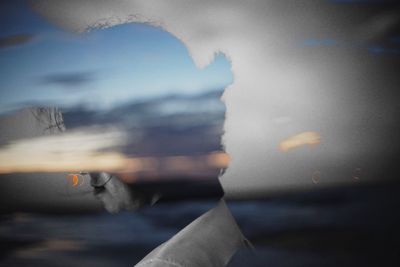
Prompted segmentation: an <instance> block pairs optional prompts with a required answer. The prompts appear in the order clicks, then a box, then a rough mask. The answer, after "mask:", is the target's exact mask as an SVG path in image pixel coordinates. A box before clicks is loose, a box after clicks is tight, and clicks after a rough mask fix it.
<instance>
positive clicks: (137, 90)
mask: <svg viewBox="0 0 400 267" xmlns="http://www.w3.org/2000/svg"><path fill="white" fill-rule="evenodd" d="M0 10H1V11H0V12H1V16H0V69H1V71H0V106H1V109H0V112H4V111H7V110H9V109H15V108H19V107H21V106H24V105H32V104H41V105H46V104H47V105H58V106H70V105H77V104H86V105H87V106H88V107H90V108H110V107H115V106H116V105H118V104H120V103H122V102H123V103H125V102H129V101H132V100H137V99H140V98H152V97H160V96H162V95H167V94H171V93H185V94H193V93H198V92H200V91H204V90H206V91H207V90H214V89H221V88H224V87H225V86H226V85H228V84H229V83H231V81H232V74H231V72H230V65H229V62H228V60H226V59H225V58H224V57H223V56H219V57H217V59H216V60H215V62H214V63H213V64H212V65H210V66H209V67H207V68H206V69H204V70H199V69H197V68H196V66H195V65H194V64H193V62H192V59H191V58H190V56H189V54H188V52H187V50H186V48H185V47H184V46H183V44H182V43H181V42H179V41H178V40H177V39H176V38H175V37H173V36H172V35H171V34H169V33H167V32H165V31H163V30H161V29H160V28H156V27H151V26H146V25H144V24H126V25H121V26H119V27H114V28H110V29H105V30H93V31H92V32H90V33H85V34H79V35H78V34H73V33H71V32H66V31H65V30H63V29H61V28H59V27H57V26H54V25H53V24H50V23H49V22H47V21H46V20H45V19H43V18H42V17H40V16H39V15H38V14H37V13H35V12H33V11H32V10H31V9H30V8H29V5H28V4H27V2H26V1H2V3H1V8H0Z"/></svg>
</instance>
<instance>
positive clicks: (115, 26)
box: [0, 0, 400, 196]
mask: <svg viewBox="0 0 400 267" xmlns="http://www.w3.org/2000/svg"><path fill="white" fill-rule="evenodd" d="M182 1H183V0H182ZM31 3H32V7H33V10H34V11H35V12H37V13H38V14H40V15H41V16H42V17H43V19H41V18H39V17H36V16H37V15H33V13H31V11H29V10H28V9H25V11H24V12H22V13H21V14H25V15H24V16H23V18H22V19H21V20H19V22H17V23H16V24H15V25H20V24H21V23H22V22H24V21H28V18H30V17H34V18H36V19H35V20H36V22H35V23H33V22H32V23H28V24H29V25H30V27H32V29H36V31H34V30H32V31H28V32H26V31H21V30H19V31H13V32H10V30H9V29H8V30H7V31H5V32H7V34H5V35H4V37H3V39H2V41H1V42H0V44H1V47H2V48H1V49H2V50H1V51H2V53H7V54H6V56H4V57H3V58H2V60H4V62H7V60H8V64H5V65H6V66H7V67H6V70H5V71H2V75H3V76H5V77H4V79H2V83H3V84H4V85H2V92H7V97H6V98H3V97H2V98H1V99H2V100H1V101H8V102H10V103H8V104H7V105H8V107H10V106H12V105H14V106H15V103H19V104H17V106H20V103H26V102H28V103H29V102H32V101H35V100H37V99H31V98H32V96H34V97H37V98H40V100H41V101H49V102H50V101H52V102H53V103H57V102H59V103H61V104H70V103H72V102H78V101H76V98H79V101H82V99H84V101H87V103H86V104H87V106H89V107H93V106H95V105H97V106H99V103H101V104H100V105H101V107H103V106H104V107H109V106H110V105H112V104H113V103H121V102H124V101H125V100H127V99H129V98H130V97H131V94H132V97H133V96H135V97H149V96H154V95H160V94H161V95H162V94H164V93H163V92H173V91H174V90H177V91H178V90H180V92H183V91H185V92H188V91H190V92H204V91H207V90H208V89H209V88H215V87H219V88H222V87H225V88H226V89H225V91H224V94H223V96H222V98H223V101H224V103H225V106H226V116H225V121H224V131H223V132H224V135H223V138H222V143H223V146H224V148H225V150H226V152H227V153H228V154H229V156H230V158H231V161H230V164H229V167H228V169H227V171H226V172H225V174H224V175H223V176H222V177H221V181H222V184H223V186H224V189H225V191H226V192H227V193H228V194H233V195H236V196H238V195H245V196H248V195H254V194H256V193H260V194H264V193H265V192H266V191H267V190H274V189H278V188H284V189H287V188H295V189H298V188H303V187H306V188H308V187H312V188H315V187H316V186H320V184H322V185H323V184H326V185H332V184H337V183H338V182H350V183H355V182H358V181H360V180H361V181H364V180H365V181H367V180H371V179H372V180H374V179H375V180H376V179H380V178H381V177H383V178H382V179H386V178H391V177H394V176H393V174H392V172H393V171H395V170H396V167H395V165H396V164H395V163H396V160H395V158H396V155H397V154H398V150H399V149H400V143H399V142H398V141H397V139H398V135H399V134H400V131H399V127H397V118H398V116H399V108H398V103H399V101H398V99H399V91H398V85H399V82H400V81H399V76H398V72H397V70H398V69H399V66H400V55H399V50H400V43H399V36H400V31H399V23H400V15H399V14H400V12H399V4H398V3H396V1H371V0H364V1H361V0H353V1H350V0H348V1H343V0H342V1H339V0H336V1H334V0H331V1H329V0H315V1H294V0H287V1H275V0H271V1H264V0H254V1H251V4H248V3H247V2H246V3H245V2H243V1H239V0H238V1H235V0H220V1H212V0H209V1H207V0H203V1H196V0H185V4H182V3H181V2H180V1H178V0H164V1H159V0H146V1H144V0H118V1H117V0H116V1H90V0H87V1H85V0H79V1H78V0H70V1H62V0H51V1H48V0H40V1H31ZM8 13H10V14H12V12H11V11H10V12H8ZM15 17H16V18H18V16H15ZM45 19H46V21H48V23H49V24H47V22H45ZM133 22H134V23H143V24H132V23H133ZM8 24H10V25H12V23H8ZM39 24H40V25H45V26H43V27H42V26H40V27H39V26H38V25H39ZM4 25H6V24H4ZM50 25H52V26H50ZM149 25H152V26H155V27H151V26H149ZM13 27H17V26H13ZM57 27H60V28H57ZM11 28H12V27H10V29H11ZM38 29H42V30H43V31H42V30H41V31H38ZM44 29H47V30H46V31H44ZM60 29H63V30H65V32H64V31H63V30H60ZM130 31H132V33H134V34H125V33H127V32H128V33H130ZM43 32H45V33H43ZM76 33H81V35H78V37H77V35H76ZM82 33H83V34H82ZM15 34H19V35H15ZM139 37H140V38H139ZM145 37H146V38H145ZM147 38H148V39H147ZM61 40H62V42H61ZM161 40H162V41H161ZM57 42H58V43H63V44H64V46H62V45H61V44H60V45H53V43H57ZM67 43H68V45H67ZM110 44H114V45H116V46H118V48H116V49H114V48H113V49H111V45H110ZM172 44H174V45H172ZM41 45H43V46H44V47H45V48H46V49H43V50H40V49H39V48H38V47H39V46H41ZM86 46H87V50H85V49H86ZM185 47H186V48H187V50H186V49H185ZM28 48H29V49H34V48H38V50H37V51H33V50H32V51H28V50H22V49H28ZM78 48H79V49H78ZM148 50H150V51H148ZM23 51H25V52H24V53H25V54H24V53H23ZM116 51H117V52H119V53H118V55H111V54H112V53H114V52H116ZM155 51H159V53H158V54H157V53H155ZM160 51H161V52H162V51H164V52H165V53H164V52H162V53H161V52H160ZM179 51H181V52H179ZM33 52H34V53H33ZM122 52H123V53H122ZM178 52H179V53H178ZM12 53H14V57H12V58H11V57H9V55H11V54H12ZM43 53H45V54H48V53H50V54H51V53H52V54H51V57H45V55H43ZM7 55H8V56H7ZM216 55H217V56H216ZM222 55H224V56H225V58H224V56H222ZM22 56H23V58H24V59H32V60H27V62H25V63H24V64H21V66H16V62H20V61H19V60H15V59H16V58H18V57H22ZM75 59H76V60H75ZM127 59H128V60H127ZM129 59H131V60H129ZM144 59H146V60H144ZM181 59H182V60H181ZM77 62H79V63H77ZM132 62H133V63H134V64H133V63H132ZM185 62H186V63H187V65H185V64H186V63H185ZM128 63H129V64H128ZM131 63H132V65H130V64H131ZM136 63H137V64H136ZM13 66H15V67H13ZM38 66H40V67H38ZM116 66H118V67H120V71H115V69H116ZM196 66H197V67H198V68H196ZM28 67H29V70H30V71H28V70H26V71H25V70H24V69H25V68H28ZM202 68H204V69H202ZM12 70H13V71H12ZM16 70H17V71H16ZM214 70H215V71H214ZM25 74H26V78H23V77H24V76H25ZM207 75H209V76H207ZM2 78H3V77H2ZM24 83H25V84H26V85H28V86H23V85H24ZM18 85H20V86H18ZM3 88H5V89H4V90H3ZM35 88H36V89H35ZM110 88H112V89H111V91H110ZM127 88H129V90H127ZM131 88H132V89H131ZM137 88H144V89H143V90H139V89H137ZM160 88H161V89H160ZM171 88H173V89H171ZM24 90H26V91H24ZM34 90H35V91H34ZM164 90H165V91H164ZM26 92H29V93H26ZM32 92H35V93H34V94H32ZM39 92H40V93H39ZM3 99H6V100H3ZM6 107H7V106H6ZM355 177H356V178H355ZM316 181H317V182H316ZM316 184H318V185H316Z"/></svg>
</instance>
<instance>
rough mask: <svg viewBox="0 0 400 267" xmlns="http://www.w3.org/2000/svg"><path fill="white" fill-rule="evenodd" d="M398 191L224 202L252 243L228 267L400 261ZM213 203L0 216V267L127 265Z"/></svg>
mask: <svg viewBox="0 0 400 267" xmlns="http://www.w3.org/2000/svg"><path fill="white" fill-rule="evenodd" d="M399 194H400V184H399V183H386V184H374V185H360V186H356V187H341V188H330V189H322V190H319V191H314V192H307V193H295V194H290V195H282V196H276V197H275V198H273V199H270V200H263V201H242V202H228V205H229V207H230V209H231V211H232V213H233V215H234V217H235V218H236V220H237V222H238V224H239V225H240V227H241V228H242V231H243V233H244V234H245V235H246V237H248V239H249V240H250V241H251V242H252V243H253V245H254V246H255V250H254V251H249V250H242V251H239V252H238V253H237V254H236V255H235V256H234V257H233V259H232V261H231V263H230V265H229V266H266V264H268V266H399V264H400V229H399V222H400V219H399V216H398V212H399V208H400V201H399V197H398V196H399ZM214 205H215V202H214V201H197V202H193V201H191V202H170V203H163V204H156V205H155V206H152V207H146V208H143V209H141V210H139V211H138V212H132V213H120V214H117V215H111V214H107V213H100V214H91V215H90V214H89V215H88V214H85V215H79V214H70V215H56V216H55V215H50V214H40V215H39V214H28V213H16V214H7V215H2V216H1V224H0V240H1V243H0V246H1V250H0V257H1V258H2V260H1V262H0V266H41V267H44V266H83V265H85V266H100V267H101V266H133V265H134V264H135V263H137V262H139V261H140V259H142V258H143V257H144V256H145V255H146V254H147V253H149V252H150V251H151V250H152V249H154V248H155V247H156V246H158V245H159V244H160V243H162V242H164V241H166V240H167V239H169V238H170V237H172V236H173V235H174V234H175V233H177V232H178V231H179V230H181V229H182V228H183V227H184V226H186V225H187V224H189V223H190V222H191V221H193V220H194V219H195V218H197V217H198V216H200V215H201V214H202V213H204V212H206V211H207V210H209V209H210V208H212V207H213V206H214Z"/></svg>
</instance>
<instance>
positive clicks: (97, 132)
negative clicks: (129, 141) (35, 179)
mask: <svg viewBox="0 0 400 267" xmlns="http://www.w3.org/2000/svg"><path fill="white" fill-rule="evenodd" d="M124 140H125V138H124V134H123V133H122V132H119V131H116V130H110V129H104V128H102V129H99V128H89V129H79V130H76V131H71V132H66V133H63V134H58V135H47V136H42V137H36V138H30V139H19V140H15V141H12V142H11V143H10V144H8V145H5V146H3V147H1V148H0V173H12V172H61V171H81V170H99V169H102V170H103V169H104V170H109V171H110V170H114V169H117V168H121V167H122V166H124V164H125V159H124V156H123V155H122V154H120V153H118V152H117V151H116V147H118V146H121V145H123V144H124Z"/></svg>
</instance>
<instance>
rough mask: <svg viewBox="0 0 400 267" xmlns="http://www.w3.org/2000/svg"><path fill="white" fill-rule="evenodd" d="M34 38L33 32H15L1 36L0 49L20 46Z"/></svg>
mask: <svg viewBox="0 0 400 267" xmlns="http://www.w3.org/2000/svg"><path fill="white" fill-rule="evenodd" d="M33 38H34V35H32V34H15V35H9V36H5V37H0V49H3V48H9V47H15V46H20V45H23V44H27V43H29V42H31V41H32V40H33Z"/></svg>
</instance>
